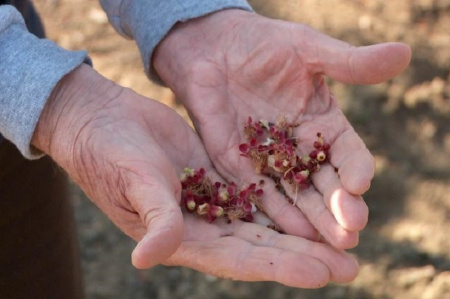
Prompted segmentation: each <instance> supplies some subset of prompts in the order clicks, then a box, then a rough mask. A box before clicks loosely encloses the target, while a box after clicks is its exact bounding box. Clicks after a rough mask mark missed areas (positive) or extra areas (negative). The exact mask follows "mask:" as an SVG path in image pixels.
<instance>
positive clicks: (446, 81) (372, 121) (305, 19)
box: [34, 0, 450, 299]
mask: <svg viewBox="0 0 450 299" xmlns="http://www.w3.org/2000/svg"><path fill="white" fill-rule="evenodd" d="M34 2H35V4H36V6H37V8H38V10H39V11H40V12H41V14H42V17H43V20H44V22H45V24H46V29H47V34H48V37H49V38H50V39H52V40H54V41H56V42H57V43H59V44H60V45H61V46H63V47H65V48H67V49H73V50H76V49H87V50H89V52H90V56H91V57H92V59H93V62H94V66H95V68H96V69H97V70H98V71H99V72H100V73H102V74H103V75H105V76H106V77H109V78H111V79H113V80H114V81H116V82H117V83H119V84H122V85H125V86H129V87H131V88H133V89H134V90H136V91H138V92H139V93H141V94H144V95H146V96H148V97H151V98H155V99H158V100H160V101H162V102H164V103H166V104H167V105H170V106H172V107H173V108H174V109H176V110H177V111H178V112H179V113H180V114H181V115H183V116H185V115H186V114H185V112H184V110H183V109H182V107H180V106H179V105H177V103H176V101H175V99H174V96H173V95H172V93H171V92H170V90H167V89H163V88H159V87H156V86H154V85H153V84H151V83H150V82H149V81H148V80H147V79H146V77H145V75H144V74H143V68H142V65H141V60H140V55H139V53H138V52H137V49H136V47H135V44H134V42H132V41H128V40H125V39H124V38H122V37H120V36H119V35H118V34H116V33H115V32H114V30H113V29H112V27H111V26H110V25H109V23H108V21H107V19H106V16H105V14H104V12H103V11H102V10H101V8H100V6H99V4H98V2H97V1H94V0H35V1H34ZM250 2H251V4H252V5H253V6H254V8H255V9H256V10H257V11H258V12H259V13H261V14H264V15H267V16H269V17H272V18H282V19H286V20H291V21H296V22H302V23H306V24H309V25H311V26H312V27H315V28H317V29H319V30H321V31H323V32H325V33H327V34H329V35H331V36H333V37H335V38H338V39H342V40H344V41H347V42H349V43H351V44H354V45H369V44H373V43H378V42H383V41H403V42H406V43H408V44H409V45H411V47H412V49H413V59H412V63H411V66H410V68H409V69H408V70H406V71H405V72H404V73H403V74H401V75H400V76H398V77H397V78H395V79H393V80H391V81H389V82H387V83H383V84H379V85H375V86H345V85H342V84H339V83H336V82H330V85H331V87H332V90H333V92H334V93H335V94H336V95H337V97H338V98H339V100H340V103H341V105H342V109H343V110H344V111H345V113H346V115H347V116H348V118H349V119H350V121H351V123H352V124H353V125H354V126H355V128H356V130H357V131H358V132H359V134H360V135H361V136H362V138H363V139H364V141H365V142H366V143H367V145H368V147H369V149H370V150H371V151H372V153H373V154H374V155H375V157H376V160H377V168H376V169H377V171H376V177H375V179H374V181H373V185H372V188H371V189H370V191H369V192H368V193H367V194H366V196H365V199H366V201H367V204H368V205H369V207H370V220H369V224H368V226H367V228H366V229H365V230H364V231H363V232H362V234H361V240H360V245H359V246H358V247H357V248H356V249H354V250H352V252H353V253H354V254H355V255H356V256H357V257H358V259H359V261H360V264H361V271H360V274H359V276H358V277H357V279H356V280H355V281H354V282H352V283H350V284H346V285H336V284H330V285H329V286H327V287H325V288H323V289H319V290H299V289H293V288H288V287H285V286H282V285H278V284H275V283H242V282H233V281H229V280H221V279H216V278H214V277H210V276H205V275H203V274H201V273H198V272H195V271H192V270H189V269H184V268H166V267H156V268H154V269H151V270H148V271H138V270H135V269H134V268H133V267H132V266H131V265H130V258H129V257H130V253H131V250H132V248H133V246H134V245H135V244H134V242H133V241H131V240H129V239H128V238H127V237H126V236H124V235H123V234H122V233H121V232H120V231H118V230H117V229H116V228H115V227H114V225H112V224H111V222H110V221H109V220H108V219H107V218H105V216H103V214H101V212H100V211H99V210H98V209H97V208H96V207H95V206H94V205H93V204H91V203H90V201H89V200H88V199H86V197H85V196H84V195H83V193H82V192H81V191H80V190H79V189H78V188H77V187H76V186H74V188H73V190H74V191H73V194H74V198H73V203H74V207H75V212H76V218H77V221H78V229H79V237H80V247H81V250H82V259H83V260H82V263H83V269H84V274H85V285H86V294H87V297H88V298H158V299H177V298H180V299H181V298H183V299H184V298H189V299H194V298H199V299H202V298H213V299H214V298H221V299H222V298H292V299H294V298H295V299H297V298H298V299H300V298H330V299H339V298H357V299H360V298H377V299H378V298H412V299H414V298H424V299H440V298H450V236H449V233H448V230H449V229H450V130H449V129H450V0H396V1H381V0H301V1H300V0H277V1H275V0H253V1H250Z"/></svg>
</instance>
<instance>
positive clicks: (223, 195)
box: [219, 189, 230, 202]
mask: <svg viewBox="0 0 450 299" xmlns="http://www.w3.org/2000/svg"><path fill="white" fill-rule="evenodd" d="M219 198H220V200H221V201H222V202H227V201H228V200H229V199H230V193H228V191H227V190H224V189H222V190H220V191H219Z"/></svg>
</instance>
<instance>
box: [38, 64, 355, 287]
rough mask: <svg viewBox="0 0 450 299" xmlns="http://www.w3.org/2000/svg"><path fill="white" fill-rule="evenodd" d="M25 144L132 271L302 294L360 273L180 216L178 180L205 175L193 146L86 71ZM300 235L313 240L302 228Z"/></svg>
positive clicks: (276, 241)
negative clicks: (129, 242) (65, 181)
mask: <svg viewBox="0 0 450 299" xmlns="http://www.w3.org/2000/svg"><path fill="white" fill-rule="evenodd" d="M32 144H33V145H34V146H35V147H36V148H37V149H38V150H40V151H42V152H44V153H46V154H48V155H50V156H51V157H52V158H53V159H54V160H55V161H56V162H57V163H58V164H59V165H60V166H61V167H62V168H63V169H64V170H65V171H66V172H67V173H68V174H69V175H70V177H71V178H72V179H73V180H74V181H75V182H76V183H77V184H78V185H79V186H80V187H81V188H82V190H83V191H84V192H85V193H86V194H87V196H88V197H89V198H90V199H91V200H92V201H93V202H94V203H95V204H96V205H97V206H98V207H99V208H100V209H101V210H102V211H103V212H104V213H105V214H106V215H107V216H108V217H109V218H110V219H111V220H112V221H113V222H114V223H115V224H116V225H117V226H118V227H119V228H120V229H121V230H122V231H123V232H125V233H126V234H127V235H129V236H131V237H132V238H133V239H135V240H137V241H140V242H139V243H138V245H137V247H136V248H135V250H134V252H133V254H132V262H133V264H134V265H135V266H136V267H137V268H149V267H151V266H153V265H155V264H158V263H163V264H166V265H179V266H186V267H191V268H193V269H197V270H199V271H202V272H204V273H209V274H212V275H217V276H220V277H227V278H231V279H239V280H246V281H261V280H262V281H264V280H268V281H277V282H279V283H282V284H285V285H289V286H295V287H305V288H315V287H321V286H324V285H325V284H326V283H328V282H329V281H336V282H346V281H350V280H352V279H354V277H355V276H356V274H357V272H358V264H357V262H356V261H355V259H354V258H353V257H351V256H350V255H348V254H347V253H345V252H343V251H341V250H337V249H335V248H333V247H331V246H330V245H328V244H324V243H320V242H314V241H311V240H308V239H305V238H301V237H297V236H288V235H282V234H279V233H277V232H275V231H273V230H271V229H269V228H267V227H266V226H264V225H260V224H256V223H243V222H241V221H234V222H233V223H232V224H227V223H224V222H221V221H217V223H216V222H214V223H212V224H210V223H208V222H207V221H205V220H204V219H199V218H197V217H193V216H192V215H184V217H183V214H182V211H181V208H180V206H179V202H180V193H181V184H180V182H179V178H178V174H179V173H180V172H181V171H182V169H183V168H184V167H186V166H189V167H192V168H199V167H204V168H205V169H206V170H207V171H208V173H209V174H210V175H211V176H212V177H213V178H214V180H223V179H222V178H221V177H220V176H219V175H218V174H217V173H216V172H215V170H214V168H213V167H212V164H211V162H210V161H209V158H208V156H207V154H206V151H205V150H204V148H203V146H202V143H201V141H200V139H199V137H198V136H197V135H196V134H195V132H194V131H193V130H192V129H191V128H190V127H189V126H188V125H187V123H186V122H184V120H183V119H182V118H181V117H180V116H179V115H177V114H176V113H175V112H174V111H173V110H171V109H170V108H168V107H166V106H164V105H162V104H160V103H158V102H156V101H153V100H150V99H147V98H144V97H142V96H139V95H137V94H136V93H134V92H133V91H131V90H129V89H124V88H122V87H120V86H117V85H115V84H114V83H112V82H111V81H109V80H107V79H105V78H103V77H102V76H100V75H99V74H98V73H96V72H95V71H94V70H93V69H91V68H90V67H88V66H86V65H82V66H80V67H78V68H77V69H76V70H74V71H73V72H71V73H70V74H68V75H67V76H66V77H65V78H63V79H62V80H61V81H60V82H59V83H58V86H57V87H56V88H55V90H54V91H53V93H52V95H51V97H50V99H49V100H48V101H47V104H46V106H45V108H44V110H43V113H42V115H41V117H40V119H39V122H38V125H37V128H36V131H35V132H34V136H33V139H32ZM304 230H305V231H308V230H309V231H311V232H312V231H313V230H312V228H311V227H310V226H309V224H308V223H307V222H305V225H304Z"/></svg>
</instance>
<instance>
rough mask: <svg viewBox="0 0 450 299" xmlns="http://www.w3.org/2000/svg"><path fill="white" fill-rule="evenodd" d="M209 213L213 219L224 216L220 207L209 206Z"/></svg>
mask: <svg viewBox="0 0 450 299" xmlns="http://www.w3.org/2000/svg"><path fill="white" fill-rule="evenodd" d="M209 213H210V214H211V216H212V217H214V218H219V217H222V216H223V215H224V214H225V213H224V210H223V208H222V207H221V206H216V205H211V206H210V210H209Z"/></svg>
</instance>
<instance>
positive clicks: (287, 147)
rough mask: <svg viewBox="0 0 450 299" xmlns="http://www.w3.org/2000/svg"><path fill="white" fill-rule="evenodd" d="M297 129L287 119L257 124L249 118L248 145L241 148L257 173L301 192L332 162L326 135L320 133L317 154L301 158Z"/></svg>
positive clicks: (315, 142)
mask: <svg viewBox="0 0 450 299" xmlns="http://www.w3.org/2000/svg"><path fill="white" fill-rule="evenodd" d="M295 127H296V125H295V124H291V123H288V122H286V120H285V119H284V117H280V118H278V120H277V121H276V123H272V122H268V121H265V120H259V121H253V119H252V118H251V117H249V118H248V122H247V125H246V126H245V128H244V132H245V136H246V139H247V143H243V144H241V145H239V150H240V152H241V155H242V156H245V157H248V158H249V159H250V160H251V161H252V163H253V165H254V166H255V171H256V173H262V174H266V175H268V176H270V177H272V178H275V179H278V180H280V179H283V180H285V181H287V182H288V183H290V184H291V185H292V186H294V187H295V190H299V189H300V190H301V189H306V188H308V187H309V186H310V185H311V183H312V181H311V174H312V173H314V172H317V171H319V170H320V165H321V164H323V163H326V162H328V161H329V159H330V153H329V150H330V144H328V143H326V142H325V141H324V138H323V135H322V133H317V140H316V141H314V144H313V147H314V150H312V151H311V152H310V153H309V155H305V156H303V157H299V156H298V155H297V154H296V152H295V150H296V147H297V145H298V141H297V139H296V138H295V137H293V129H294V128H295Z"/></svg>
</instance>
